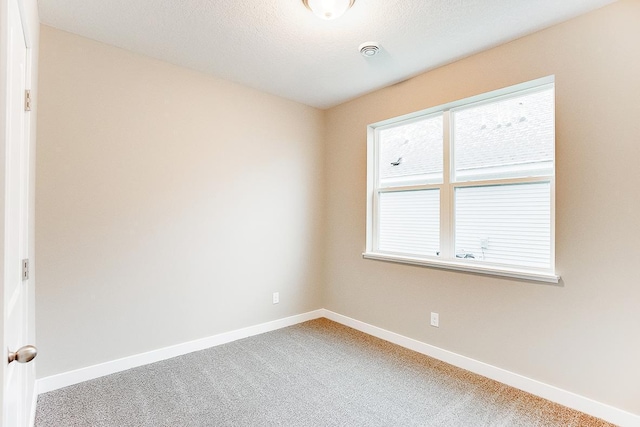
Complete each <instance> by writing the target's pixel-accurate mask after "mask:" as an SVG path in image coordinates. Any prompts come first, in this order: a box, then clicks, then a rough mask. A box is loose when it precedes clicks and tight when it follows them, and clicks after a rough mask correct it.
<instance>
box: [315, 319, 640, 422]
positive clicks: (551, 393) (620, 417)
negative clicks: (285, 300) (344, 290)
mask: <svg viewBox="0 0 640 427" xmlns="http://www.w3.org/2000/svg"><path fill="white" fill-rule="evenodd" d="M322 314H323V315H322V317H326V318H327V319H329V320H333V321H334V322H337V323H341V324H343V325H345V326H349V327H351V328H353V329H357V330H358V331H361V332H364V333H366V334H369V335H372V336H374V337H377V338H381V339H383V340H385V341H389V342H391V343H394V344H397V345H399V346H401V347H405V348H408V349H410V350H413V351H416V352H418V353H421V354H425V355H427V356H430V357H433V358H434V359H438V360H441V361H443V362H447V363H449V364H451V365H454V366H457V367H459V368H462V369H466V370H467V371H471V372H474V373H476V374H479V375H482V376H484V377H487V378H491V379H493V380H496V381H499V382H501V383H503V384H507V385H510V386H512V387H515V388H517V389H520V390H523V391H526V392H528V393H531V394H534V395H536V396H539V397H542V398H544V399H547V400H550V401H552V402H556V403H559V404H560V405H563V406H566V407H569V408H572V409H575V410H577V411H580V412H584V413H586V414H589V415H593V416H594V417H597V418H601V419H603V420H606V421H608V422H610V423H613V424H616V425H619V426H622V427H638V426H640V415H635V414H632V413H630V412H626V411H623V410H621V409H618V408H615V407H613V406H609V405H606V404H604V403H600V402H597V401H595V400H592V399H589V398H587V397H584V396H580V395H578V394H575V393H572V392H570V391H566V390H563V389H560V388H558V387H554V386H551V385H548V384H545V383H542V382H540V381H536V380H534V379H531V378H527V377H525V376H522V375H519V374H516V373H513V372H510V371H507V370H505V369H501V368H498V367H496V366H493V365H489V364H487V363H484V362H480V361H478V360H475V359H471V358H469V357H466V356H462V355H460V354H457V353H453V352H451V351H447V350H444V349H442V348H439V347H435V346H432V345H429V344H425V343H423V342H421V341H417V340H414V339H412V338H408V337H405V336H403V335H400V334H396V333H395V332H390V331H387V330H386V329H382V328H379V327H377V326H373V325H370V324H368V323H365V322H361V321H359V320H356V319H352V318H350V317H347V316H343V315H341V314H338V313H334V312H333V311H330V310H326V309H323V310H322Z"/></svg>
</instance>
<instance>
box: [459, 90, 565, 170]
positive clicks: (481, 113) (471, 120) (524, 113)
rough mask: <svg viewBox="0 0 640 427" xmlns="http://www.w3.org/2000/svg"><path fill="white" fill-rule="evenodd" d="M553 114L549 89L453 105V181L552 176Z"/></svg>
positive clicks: (552, 101)
mask: <svg viewBox="0 0 640 427" xmlns="http://www.w3.org/2000/svg"><path fill="white" fill-rule="evenodd" d="M554 115H555V113H554V91H553V89H552V88H549V89H545V90H543V91H540V92H534V93H528V94H525V95H521V96H516V97H513V98H507V99H501V100H499V101H496V102H490V103H486V104H480V105H476V106H472V107H469V108H463V109H459V110H455V111H454V112H453V113H452V119H453V145H454V166H455V167H454V169H455V180H456V181H458V182H460V181H473V180H481V179H493V178H517V177H528V176H541V175H551V174H552V173H553V157H554V156H553V154H554V153H553V151H554V140H555V122H554Z"/></svg>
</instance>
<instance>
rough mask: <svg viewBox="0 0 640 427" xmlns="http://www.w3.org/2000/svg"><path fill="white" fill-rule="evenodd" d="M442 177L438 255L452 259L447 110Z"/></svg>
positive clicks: (445, 114) (449, 134)
mask: <svg viewBox="0 0 640 427" xmlns="http://www.w3.org/2000/svg"><path fill="white" fill-rule="evenodd" d="M442 127H443V129H442V136H443V141H442V150H443V153H442V159H443V168H442V179H443V185H442V190H441V192H440V251H441V252H440V256H441V257H442V258H443V259H453V251H454V249H453V210H452V207H453V197H452V194H451V191H452V190H451V170H452V169H451V161H452V153H451V126H450V115H449V111H445V112H444V113H443V122H442Z"/></svg>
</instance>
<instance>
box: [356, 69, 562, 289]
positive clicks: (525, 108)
mask: <svg viewBox="0 0 640 427" xmlns="http://www.w3.org/2000/svg"><path fill="white" fill-rule="evenodd" d="M554 98H555V93H554V82H553V77H547V78H544V79H539V80H536V81H533V82H529V83H525V84H522V85H517V86H514V87H510V88H506V89H503V90H500V91H495V92H491V93H487V94H484V95H480V96H476V97H473V98H469V99H465V100H461V101H457V102H454V103H450V104H447V105H443V106H439V107H435V108H431V109H429V110H425V111H421V112H418V113H414V114H410V115H407V116H402V117H397V118H394V119H390V120H385V121H384V122H380V123H376V124H373V125H370V126H369V128H368V167H367V169H368V207H367V250H366V252H365V253H364V254H363V255H364V257H365V258H372V259H382V260H387V261H397V262H403V263H410V264H419V265H426V266H435V267H442V268H450V269H457V270H464V271H472V272H480V273H488V274H495V275H506V276H512V277H517V278H523V279H530V280H540V281H547V282H557V281H558V276H557V275H556V274H555V265H554V187H555V172H554V171H555V156H554V152H555V99H554Z"/></svg>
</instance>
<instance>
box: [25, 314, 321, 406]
mask: <svg viewBox="0 0 640 427" xmlns="http://www.w3.org/2000/svg"><path fill="white" fill-rule="evenodd" d="M323 313H324V311H323V310H315V311H310V312H308V313H303V314H298V315H296V316H291V317H285V318H284V319H278V320H274V321H271V322H267V323H262V324H259V325H254V326H249V327H246V328H242V329H237V330H235V331H230V332H225V333H222V334H218V335H214V336H211V337H206V338H201V339H198V340H194V341H189V342H185V343H182V344H177V345H173V346H170V347H165V348H160V349H157V350H153V351H149V352H146V353H141V354H136V355H133V356H128V357H123V358H122V359H117V360H112V361H109V362H105V363H100V364H98V365H93V366H88V367H86V368H81V369H76V370H74V371H69V372H63V373H61V374H57V375H52V376H50V377H44V378H40V379H39V380H37V381H36V390H37V393H38V394H42V393H47V392H49V391H53V390H57V389H59V388H63V387H67V386H70V385H73V384H78V383H81V382H84V381H89V380H93V379H95V378H100V377H103V376H105V375H110V374H115V373H116V372H121V371H125V370H127V369H131V368H136V367H138V366H142V365H147V364H149V363H154V362H159V361H161V360H166V359H171V358H172V357H176V356H182V355H183V354H187V353H191V352H194V351H199V350H204V349H207V348H210V347H215V346H217V345H220V344H226V343H229V342H231V341H236V340H239V339H242V338H247V337H250V336H253V335H258V334H262V333H265V332H269V331H274V330H276V329H281V328H286V327H287V326H292V325H296V324H298V323H302V322H306V321H308V320H313V319H317V318H319V317H322V315H323ZM34 407H35V405H34Z"/></svg>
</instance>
